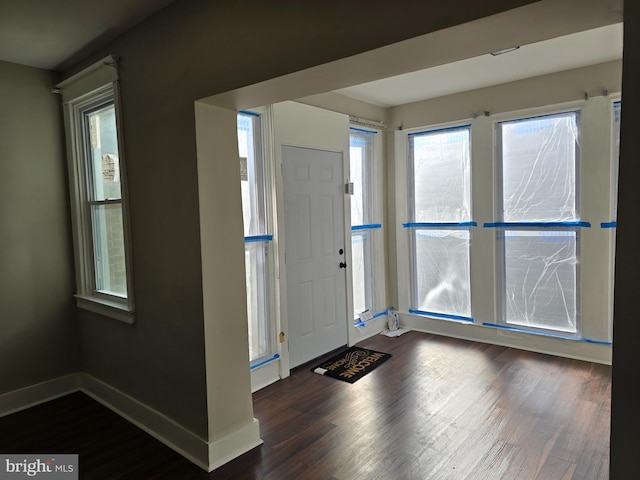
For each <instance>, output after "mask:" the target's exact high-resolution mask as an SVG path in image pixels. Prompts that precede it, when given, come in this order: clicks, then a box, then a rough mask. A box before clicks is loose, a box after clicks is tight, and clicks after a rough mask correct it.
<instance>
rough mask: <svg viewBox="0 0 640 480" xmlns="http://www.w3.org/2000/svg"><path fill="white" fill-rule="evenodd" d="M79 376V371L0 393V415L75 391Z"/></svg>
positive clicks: (9, 413)
mask: <svg viewBox="0 0 640 480" xmlns="http://www.w3.org/2000/svg"><path fill="white" fill-rule="evenodd" d="M79 376H80V374H79V373H71V374H69V375H65V376H64V377H58V378H54V379H53V380H48V381H46V382H42V383H37V384H35V385H29V386H28V387H24V388H20V389H18V390H13V391H12V392H7V393H2V394H0V417H4V416H5V415H11V414H12V413H16V412H19V411H20V410H25V409H27V408H30V407H35V406H36V405H39V404H41V403H45V402H48V401H50V400H54V399H56V398H59V397H64V396H65V395H68V394H70V393H73V392H77V391H78V382H79Z"/></svg>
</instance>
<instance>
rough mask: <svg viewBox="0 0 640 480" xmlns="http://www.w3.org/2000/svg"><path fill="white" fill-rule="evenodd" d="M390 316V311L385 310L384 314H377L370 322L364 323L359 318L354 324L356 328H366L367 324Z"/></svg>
mask: <svg viewBox="0 0 640 480" xmlns="http://www.w3.org/2000/svg"><path fill="white" fill-rule="evenodd" d="M388 314H389V310H385V311H384V312H380V313H376V314H375V315H374V316H373V317H371V318H370V319H369V320H366V321H364V322H363V321H362V320H360V319H359V318H358V319H356V321H355V322H354V323H353V325H354V326H355V327H364V326H365V325H366V324H367V322H370V321H371V320H375V319H376V318H380V317H384V316H385V315H388Z"/></svg>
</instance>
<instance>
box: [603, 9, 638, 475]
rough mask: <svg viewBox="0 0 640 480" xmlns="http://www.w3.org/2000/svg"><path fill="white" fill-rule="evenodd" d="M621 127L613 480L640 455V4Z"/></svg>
mask: <svg viewBox="0 0 640 480" xmlns="http://www.w3.org/2000/svg"><path fill="white" fill-rule="evenodd" d="M624 22H625V25H624V60H623V67H622V70H623V72H622V109H623V110H622V123H621V124H620V127H621V132H620V133H621V137H620V174H619V185H618V228H617V242H616V277H615V293H614V295H615V297H614V312H613V384H612V392H611V470H610V478H611V480H619V479H620V480H624V479H627V478H631V477H634V476H637V473H636V474H634V473H632V472H634V471H636V472H637V469H638V462H637V457H638V451H640V435H638V432H639V431H640V389H639V388H638V385H639V384H640V368H639V365H638V341H639V339H640V316H639V309H638V286H639V284H640V281H639V279H640V253H639V250H638V249H639V245H640V242H639V241H638V240H639V238H640V189H639V188H638V179H640V163H639V162H638V131H639V130H640V121H639V120H638V113H637V112H638V110H639V109H640V88H639V87H640V67H639V66H640V2H637V1H635V0H627V1H626V2H625V5H624Z"/></svg>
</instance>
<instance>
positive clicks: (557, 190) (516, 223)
mask: <svg viewBox="0 0 640 480" xmlns="http://www.w3.org/2000/svg"><path fill="white" fill-rule="evenodd" d="M578 121H579V114H578V112H566V113H559V114H554V115H546V116H541V117H534V118H525V119H517V120H512V121H506V122H501V123H498V124H497V139H498V142H497V143H498V150H499V168H500V174H501V179H500V181H499V182H498V183H499V185H500V188H501V193H500V195H499V202H498V203H499V210H498V212H497V213H498V215H497V216H498V218H500V219H501V220H502V221H501V222H499V223H498V224H496V226H497V227H499V231H498V239H499V245H500V247H501V252H502V255H501V257H502V289H501V291H502V307H503V308H502V311H503V318H502V322H503V323H505V324H508V325H514V326H520V327H526V328H529V329H533V330H547V331H548V330H552V331H555V332H562V333H565V334H569V335H576V336H577V335H578V334H579V331H580V325H579V312H578V298H577V295H578V291H579V289H578V271H577V270H578V257H579V228H580V226H582V224H581V222H580V221H579V209H578V205H579V202H578V193H579V192H578V183H577V180H576V179H577V178H578V162H579V153H580V152H579V131H578Z"/></svg>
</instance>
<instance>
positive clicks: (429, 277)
mask: <svg viewBox="0 0 640 480" xmlns="http://www.w3.org/2000/svg"><path fill="white" fill-rule="evenodd" d="M414 235H415V237H414V238H415V266H414V268H415V271H414V275H415V278H414V285H415V295H416V298H414V301H413V304H414V307H415V308H414V309H415V310H420V311H422V312H434V313H439V314H445V315H448V316H451V317H452V318H453V316H462V317H470V316H471V282H470V268H469V247H470V244H471V235H470V233H469V231H468V230H419V229H416V230H415V231H414Z"/></svg>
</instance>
